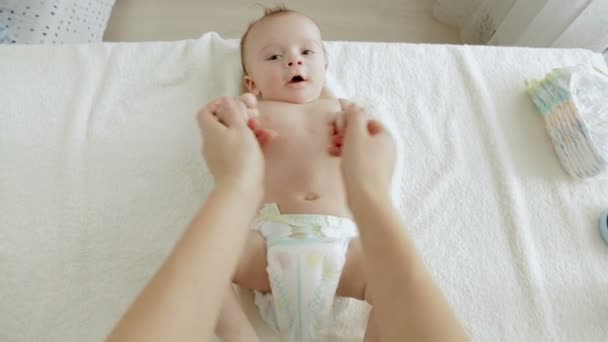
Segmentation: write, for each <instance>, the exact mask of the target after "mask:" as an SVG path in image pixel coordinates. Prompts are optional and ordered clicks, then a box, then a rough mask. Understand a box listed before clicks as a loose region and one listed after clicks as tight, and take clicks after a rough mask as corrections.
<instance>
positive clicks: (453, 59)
mask: <svg viewBox="0 0 608 342" xmlns="http://www.w3.org/2000/svg"><path fill="white" fill-rule="evenodd" d="M237 46H238V45H237V43H236V42H235V41H229V42H226V41H222V40H221V39H220V38H219V37H218V36H217V35H214V34H210V35H205V36H203V37H202V38H201V39H199V40H189V41H178V42H167V43H136V44H108V43H106V44H97V45H74V46H0V61H1V62H0V104H1V105H0V272H1V276H0V340H1V341H42V340H44V341H100V340H102V339H103V337H104V336H105V335H106V334H107V332H108V331H109V330H110V328H111V327H112V326H113V324H114V323H115V322H116V320H117V319H118V318H119V316H120V315H121V314H122V313H123V312H124V310H125V309H126V307H127V306H128V305H129V303H130V302H131V301H132V300H133V298H134V296H135V295H136V293H138V291H139V290H140V289H141V288H142V287H143V286H144V284H145V283H146V282H147V281H148V280H149V279H150V277H151V276H152V275H153V273H154V272H155V271H156V269H157V268H158V267H159V265H160V263H161V262H162V260H163V258H164V257H165V256H166V255H167V254H168V252H169V251H170V249H171V248H172V246H173V243H174V242H175V241H176V239H177V238H178V237H179V235H180V234H181V232H182V231H183V229H184V227H186V225H187V224H188V223H189V221H190V219H191V217H192V216H193V215H194V213H195V211H196V210H197V208H198V207H199V206H200V205H201V203H202V202H203V200H204V199H205V196H206V194H207V192H208V191H209V189H210V187H211V185H212V180H211V177H210V175H209V173H208V172H207V171H206V169H205V167H204V165H203V162H202V160H201V158H200V155H199V151H200V142H201V138H200V136H199V132H198V130H197V127H196V122H195V112H196V110H197V109H198V108H199V107H200V106H202V105H204V104H205V103H206V102H207V101H209V100H210V99H212V98H214V97H216V96H219V95H225V94H237V93H238V91H239V89H240V81H239V80H240V68H239V55H238V50H237ZM328 51H329V56H330V63H329V67H330V71H329V72H330V75H331V77H332V79H333V80H335V81H336V82H338V83H339V85H340V87H341V90H340V91H341V92H343V94H344V95H346V96H347V97H349V98H351V99H361V100H363V102H367V103H372V104H373V105H374V106H375V108H376V109H375V112H376V113H378V114H379V116H380V117H381V118H383V119H385V120H387V121H388V122H392V124H391V128H392V129H393V131H394V132H395V133H396V134H397V138H398V142H399V146H400V160H399V168H400V169H399V170H400V172H399V173H398V174H397V177H396V179H395V184H396V186H395V197H396V205H397V207H398V208H399V210H400V211H401V213H402V214H403V217H404V219H405V221H406V222H407V231H408V232H409V234H410V235H411V236H412V238H413V239H414V241H415V243H416V245H417V247H418V250H419V251H420V255H421V256H422V258H423V259H424V261H425V263H426V264H427V265H428V267H429V269H430V271H431V272H432V274H433V276H434V277H435V279H436V281H437V283H438V284H439V286H440V287H441V288H442V289H443V291H444V292H445V294H446V296H447V298H448V300H449V301H450V303H452V305H453V306H454V309H455V311H456V313H457V315H458V316H459V317H460V318H461V319H462V321H463V322H464V325H465V327H466V329H467V331H468V332H469V333H470V334H471V336H472V337H473V339H474V340H475V341H575V340H576V341H599V340H602V339H604V338H605V337H606V336H608V326H607V325H606V324H605V322H606V320H607V319H608V296H607V295H606V288H607V286H608V272H606V270H607V269H608V246H606V245H604V244H603V242H602V240H601V238H600V235H599V232H598V229H597V220H598V217H599V214H600V212H601V211H602V209H604V208H606V207H608V198H607V197H606V196H605V194H606V193H607V192H608V180H600V181H593V182H580V181H575V180H573V179H571V178H570V177H569V176H568V175H567V174H566V173H565V171H563V169H562V168H561V166H560V164H559V162H558V160H557V157H556V156H555V153H554V151H553V148H552V146H551V142H550V139H549V137H548V135H547V133H546V132H545V131H544V128H543V121H542V118H541V117H540V115H539V114H538V113H537V112H536V109H535V107H534V105H533V104H532V102H531V101H530V99H529V98H528V95H527V94H526V93H525V89H524V80H525V79H529V78H535V79H538V78H541V77H542V76H543V75H544V74H545V73H547V72H548V71H550V70H551V69H552V68H555V67H562V66H566V65H572V64H577V63H591V64H594V65H596V66H597V67H600V68H602V69H604V70H606V64H605V62H604V60H603V59H602V57H601V55H599V54H592V53H591V52H589V51H586V50H555V49H550V50H549V49H523V48H495V47H471V46H444V45H411V44H382V43H346V42H330V43H328ZM244 299H245V303H246V308H247V311H248V312H249V313H250V314H251V316H252V319H253V320H254V322H255V324H256V326H257V327H258V328H259V329H260V334H261V335H262V340H263V341H272V340H273V339H271V338H270V337H269V330H268V329H267V328H266V327H264V326H263V325H262V324H261V321H260V319H259V316H257V314H256V313H255V310H252V303H251V301H252V300H251V294H250V293H247V295H246V296H245V298H244ZM347 313H348V315H349V316H347V318H346V319H345V320H343V321H342V322H341V323H339V324H340V326H339V327H338V328H337V330H336V331H337V334H338V335H340V336H346V335H345V334H349V336H346V337H344V338H341V339H339V338H336V340H337V341H340V340H342V341H355V340H357V336H359V338H360V336H361V335H360V334H361V333H362V329H363V326H364V318H365V317H364V314H365V313H364V312H361V311H360V310H358V309H357V310H356V309H352V308H351V309H350V310H347ZM349 317H350V318H349ZM351 318H352V320H351ZM351 329H352V331H351ZM347 337H348V338H347Z"/></svg>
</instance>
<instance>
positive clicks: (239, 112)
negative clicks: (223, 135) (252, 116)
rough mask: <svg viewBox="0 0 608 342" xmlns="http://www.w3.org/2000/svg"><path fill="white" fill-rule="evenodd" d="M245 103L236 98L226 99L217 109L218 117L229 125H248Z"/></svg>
mask: <svg viewBox="0 0 608 342" xmlns="http://www.w3.org/2000/svg"><path fill="white" fill-rule="evenodd" d="M244 110H245V104H243V103H242V102H241V101H237V100H234V99H230V100H225V101H223V102H222V103H221V105H220V106H219V108H218V110H217V114H218V117H219V118H220V119H221V120H222V121H223V122H224V123H225V124H226V126H228V127H246V121H247V120H246V118H245V117H244Z"/></svg>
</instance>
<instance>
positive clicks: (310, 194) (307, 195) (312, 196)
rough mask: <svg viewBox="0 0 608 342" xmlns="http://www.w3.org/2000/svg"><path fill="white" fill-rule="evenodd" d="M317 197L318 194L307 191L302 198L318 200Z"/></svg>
mask: <svg viewBox="0 0 608 342" xmlns="http://www.w3.org/2000/svg"><path fill="white" fill-rule="evenodd" d="M318 199H319V195H317V194H316V193H314V192H309V193H307V194H306V197H304V200H306V201H314V200H318Z"/></svg>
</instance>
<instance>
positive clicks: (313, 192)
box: [264, 161, 351, 218]
mask: <svg viewBox="0 0 608 342" xmlns="http://www.w3.org/2000/svg"><path fill="white" fill-rule="evenodd" d="M319 164H320V163H319V162H315V163H311V164H306V163H297V162H293V163H281V164H273V163H267V164H266V179H265V192H264V203H272V202H274V203H276V204H277V205H278V206H279V210H280V211H281V213H282V214H315V215H332V216H340V217H349V218H350V217H351V215H350V211H349V210H348V206H347V204H346V194H345V191H344V185H343V182H342V178H341V174H340V170H339V169H338V165H339V164H338V163H337V161H329V162H324V163H322V165H319ZM313 165H314V166H313Z"/></svg>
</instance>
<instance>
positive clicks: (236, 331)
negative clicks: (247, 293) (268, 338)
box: [215, 284, 257, 342]
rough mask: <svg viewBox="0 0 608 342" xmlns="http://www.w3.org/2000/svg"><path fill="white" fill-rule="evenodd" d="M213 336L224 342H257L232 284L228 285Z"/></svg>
mask: <svg viewBox="0 0 608 342" xmlns="http://www.w3.org/2000/svg"><path fill="white" fill-rule="evenodd" d="M215 334H216V335H217V336H218V337H219V338H220V340H222V341H224V342H246V341H257V337H256V333H255V329H253V327H252V326H251V323H249V320H248V319H247V316H246V315H245V313H244V312H243V309H242V308H241V304H240V303H239V301H238V299H237V298H236V295H235V293H234V289H233V288H232V284H230V285H228V289H227V290H226V294H225V295H224V301H223V302H222V309H221V311H220V316H219V317H218V320H217V323H216V325H215Z"/></svg>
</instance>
